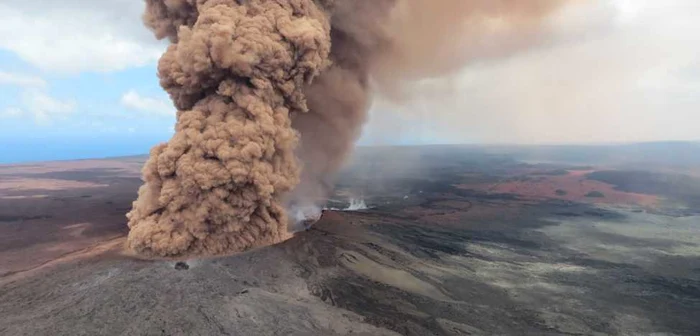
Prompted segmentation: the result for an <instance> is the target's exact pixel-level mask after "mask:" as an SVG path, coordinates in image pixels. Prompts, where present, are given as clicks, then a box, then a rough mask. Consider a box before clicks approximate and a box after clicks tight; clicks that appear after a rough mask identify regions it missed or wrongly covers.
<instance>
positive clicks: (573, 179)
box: [459, 168, 659, 207]
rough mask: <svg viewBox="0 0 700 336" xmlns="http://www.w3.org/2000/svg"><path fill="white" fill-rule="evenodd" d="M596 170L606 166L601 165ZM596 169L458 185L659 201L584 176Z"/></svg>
mask: <svg viewBox="0 0 700 336" xmlns="http://www.w3.org/2000/svg"><path fill="white" fill-rule="evenodd" d="M599 170H605V168H600V169H599ZM595 171H596V170H562V171H561V172H556V173H557V174H556V175H551V174H548V173H546V172H545V173H544V174H542V172H541V171H539V170H536V169H528V170H525V171H519V172H517V174H518V175H515V176H511V177H507V178H505V179H504V180H502V181H498V182H496V183H477V184H462V185H459V187H460V188H463V189H474V190H480V191H484V192H487V193H496V194H513V195H518V196H521V197H522V198H526V199H531V200H545V199H560V200H567V201H572V202H583V203H601V204H630V205H641V206H646V207H653V206H655V205H657V203H658V201H659V200H658V197H657V196H656V195H647V194H641V193H633V192H625V191H620V190H616V189H615V186H614V185H611V184H608V183H603V182H600V181H594V180H590V179H588V178H587V177H586V176H587V175H588V174H591V173H593V172H595ZM591 192H600V193H602V194H603V195H604V197H590V196H587V195H590V193H591Z"/></svg>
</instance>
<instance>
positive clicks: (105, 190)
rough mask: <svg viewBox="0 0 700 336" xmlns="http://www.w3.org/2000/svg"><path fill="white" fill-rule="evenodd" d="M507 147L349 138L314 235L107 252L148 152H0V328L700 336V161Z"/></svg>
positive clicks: (115, 246)
mask: <svg viewBox="0 0 700 336" xmlns="http://www.w3.org/2000/svg"><path fill="white" fill-rule="evenodd" d="M522 151H523V149H522V148H518V149H516V150H513V152H512V153H510V152H509V153H505V154H504V152H503V149H499V150H494V149H492V148H479V147H412V148H365V149H361V150H360V151H359V153H358V154H357V157H356V158H355V160H354V161H353V162H352V163H351V164H350V165H349V166H348V168H347V169H346V171H344V172H343V173H342V174H341V176H339V178H338V181H337V191H336V193H335V195H333V197H331V199H330V200H329V203H328V207H329V208H334V209H340V210H334V211H326V212H325V213H324V215H323V217H322V218H321V220H320V222H318V223H316V225H315V226H314V227H312V228H311V229H310V230H308V231H305V232H300V233H297V234H296V235H295V236H294V237H293V238H292V239H290V240H288V241H286V242H283V243H281V244H279V245H276V246H271V247H267V248H261V249H258V250H255V251H250V252H248V253H243V254H239V255H234V256H229V257H217V258H204V259H197V260H186V261H184V264H176V263H175V261H169V260H150V261H149V260H142V259H138V258H134V257H133V256H129V255H127V254H125V253H124V251H123V249H122V248H123V246H122V244H123V241H124V237H125V235H126V234H127V227H126V218H125V214H126V212H127V211H129V209H130V207H131V202H132V201H133V199H134V198H135V196H136V191H137V189H138V187H139V186H140V185H141V181H140V178H139V169H140V167H141V165H142V164H143V159H144V158H142V157H136V158H121V159H110V160H85V161H75V162H52V163H32V164H22V165H5V166H0V241H1V242H2V244H0V335H324V336H325V335H421V336H422V335H537V336H539V335H689V336H691V335H699V334H700V321H698V319H697V318H696V315H697V311H700V180H699V179H697V177H696V175H695V173H697V172H700V165H696V164H695V163H694V162H690V163H688V162H686V161H679V162H675V163H674V162H671V161H664V162H663V165H660V168H659V169H656V168H655V167H656V166H655V165H654V164H649V163H646V164H644V165H643V169H641V168H639V166H637V165H635V164H631V163H629V162H618V161H612V160H610V159H601V158H599V157H598V156H597V153H599V152H601V151H603V149H600V148H591V149H589V150H588V152H585V151H583V152H582V150H581V149H580V148H576V149H575V153H577V155H576V156H575V157H576V158H580V157H588V158H589V159H587V160H586V161H585V162H578V161H577V162H573V163H566V162H559V161H557V162H559V163H552V162H553V161H555V160H553V159H552V157H547V158H545V159H543V161H546V162H547V163H546V164H538V163H536V160H533V159H532V158H531V157H529V156H530V155H531V154H530V153H529V152H522ZM567 153H568V152H565V154H567ZM644 153H647V152H646V151H645V152H644ZM698 153H700V151H699V152H698ZM538 155H541V154H539V152H538ZM549 155H550V156H554V157H555V158H556V155H554V154H551V153H550V154H549ZM645 155H646V154H645ZM622 156H623V155H611V157H614V158H618V157H622ZM591 157H594V158H596V159H595V160H593V159H590V158H591ZM646 157H647V156H645V158H646ZM524 159H527V161H525V160H524ZM669 162H671V163H674V164H678V165H679V166H677V167H675V166H672V165H671V164H670V163H669ZM688 172H694V173H693V174H690V173H688ZM592 192H597V194H591V193H592ZM352 198H354V199H355V202H353V204H359V203H361V202H357V200H358V199H361V200H362V201H364V203H366V205H367V206H368V208H367V209H355V210H356V211H347V210H342V209H346V208H347V207H348V206H349V205H350V203H351V199H352Z"/></svg>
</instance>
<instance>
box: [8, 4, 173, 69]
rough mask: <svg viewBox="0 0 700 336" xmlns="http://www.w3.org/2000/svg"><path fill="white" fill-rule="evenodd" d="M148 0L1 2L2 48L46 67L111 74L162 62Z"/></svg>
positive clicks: (38, 65)
mask: <svg viewBox="0 0 700 336" xmlns="http://www.w3.org/2000/svg"><path fill="white" fill-rule="evenodd" d="M143 9H144V2H143V1H135V0H110V1H95V0H63V1H55V0H32V1H6V2H3V3H0V22H2V23H3V24H2V25H0V48H3V49H7V50H10V51H12V52H14V53H16V54H17V55H18V56H19V57H21V58H22V59H23V60H25V61H27V62H29V63H31V64H33V65H34V66H37V67H39V68H41V69H44V70H49V71H58V72H68V73H75V72H80V71H98V72H110V71H118V70H122V69H126V68H129V67H133V66H139V65H144V64H147V63H149V62H153V61H155V60H157V58H158V57H159V55H160V54H161V53H162V51H163V49H164V47H163V44H162V43H158V42H157V41H156V40H155V38H154V37H153V36H152V35H151V34H150V32H148V31H147V29H146V28H145V27H144V26H143V24H142V23H141V14H142V12H143Z"/></svg>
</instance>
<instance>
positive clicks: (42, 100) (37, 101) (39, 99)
mask: <svg viewBox="0 0 700 336" xmlns="http://www.w3.org/2000/svg"><path fill="white" fill-rule="evenodd" d="M21 100H22V105H23V109H25V110H27V111H28V112H30V113H31V114H32V115H33V116H34V121H35V122H36V123H37V124H40V125H46V124H49V123H50V122H51V120H53V119H55V118H62V117H66V116H67V115H69V114H70V113H72V112H73V111H75V108H76V104H75V102H73V101H64V100H60V99H56V98H54V97H51V96H49V95H48V94H46V93H45V92H42V91H38V90H29V91H25V92H24V94H23V95H22V99H21Z"/></svg>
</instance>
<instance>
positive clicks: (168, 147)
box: [127, 0, 565, 257]
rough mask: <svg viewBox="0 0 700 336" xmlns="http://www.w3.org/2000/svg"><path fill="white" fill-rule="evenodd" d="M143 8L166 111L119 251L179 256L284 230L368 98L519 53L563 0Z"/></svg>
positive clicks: (344, 148) (260, 2) (358, 0)
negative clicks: (157, 54) (169, 132)
mask: <svg viewBox="0 0 700 336" xmlns="http://www.w3.org/2000/svg"><path fill="white" fill-rule="evenodd" d="M146 3H147V8H146V13H145V15H144V21H145V23H146V25H147V26H148V27H150V28H151V29H152V30H153V32H154V33H155V36H156V37H157V38H159V39H164V38H168V39H169V40H170V42H171V44H170V46H169V47H168V49H167V51H166V52H165V54H164V55H163V56H162V58H161V60H160V62H159V66H158V73H159V77H160V80H161V85H162V87H163V88H164V89H165V90H166V91H167V92H168V93H169V95H170V97H171V98H172V100H173V102H174V104H175V106H176V107H177V110H178V112H177V125H176V132H175V134H174V135H173V137H172V139H171V140H170V141H169V142H168V143H164V144H160V145H158V146H156V147H154V148H153V149H152V150H151V155H150V158H149V160H148V162H147V163H146V165H145V167H144V169H143V178H144V180H145V184H144V185H143V186H142V187H141V188H140V190H139V196H138V199H137V200H136V201H135V202H134V204H133V209H132V211H131V212H130V213H129V214H128V215H127V217H128V218H129V228H130V233H129V237H128V246H129V247H130V248H131V249H132V250H134V251H135V252H137V253H139V254H142V255H148V256H164V257H165V256H167V257H186V256H197V255H217V254H226V253H234V252H240V251H245V250H248V249H250V248H254V247H257V246H263V245H269V244H273V243H276V242H280V241H282V240H285V239H287V238H288V237H289V236H290V233H289V232H290V224H292V225H291V226H293V224H295V223H294V220H290V219H289V218H288V215H287V213H288V210H289V209H296V208H299V207H314V206H318V205H319V204H321V203H323V201H324V199H325V197H326V196H327V194H328V192H329V191H330V189H331V187H332V185H333V177H334V173H336V172H337V171H338V170H339V169H340V168H341V167H342V165H343V163H344V162H345V160H346V158H347V157H348V155H349V154H350V153H351V150H352V148H353V146H354V143H355V142H356V141H357V139H358V138H359V136H360V134H361V129H362V127H363V125H364V124H365V123H366V121H367V119H368V115H367V111H368V109H369V107H370V105H371V103H372V98H373V97H374V96H375V95H376V94H381V95H383V96H385V97H389V98H391V99H394V100H401V99H405V96H406V95H407V94H410V92H411V90H409V89H408V88H410V87H411V86H412V85H411V83H413V82H415V81H419V80H421V79H424V78H434V77H436V76H437V77H439V76H443V75H446V74H449V73H450V72H452V71H455V70H457V69H459V68H460V67H462V66H463V65H464V64H467V63H469V62H473V61H476V60H480V59H488V58H494V57H506V56H508V55H510V54H512V53H515V52H517V51H519V50H522V49H524V48H527V47H528V46H530V45H531V44H533V43H536V42H537V41H539V40H540V39H541V38H542V37H543V36H546V34H544V33H545V32H546V31H547V29H549V28H550V26H549V25H548V24H547V22H548V21H547V20H548V18H549V17H550V14H552V13H553V12H555V11H556V10H558V9H559V8H560V7H561V6H562V4H564V3H565V2H564V1H558V0H538V1H529V0H528V1H526V0H512V1H500V2H493V1H490V0H482V1H469V2H464V1H458V0H442V1H430V2H428V1H419V0H396V1H393V0H382V1H376V0H355V1H351V0H337V1H332V0H317V1H312V0H294V1H282V0H248V1H234V0H208V1H207V0H197V1H195V0H179V1H169V0H148V1H146ZM436 113H437V112H436ZM290 222H291V223H290ZM291 229H292V230H293V229H294V228H291Z"/></svg>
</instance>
